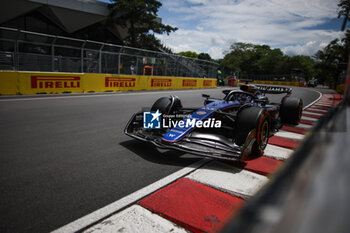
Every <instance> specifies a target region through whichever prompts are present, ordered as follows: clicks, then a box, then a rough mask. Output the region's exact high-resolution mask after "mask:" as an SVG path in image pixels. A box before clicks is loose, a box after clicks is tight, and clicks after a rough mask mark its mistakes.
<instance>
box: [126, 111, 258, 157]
mask: <svg viewBox="0 0 350 233" xmlns="http://www.w3.org/2000/svg"><path fill="white" fill-rule="evenodd" d="M124 133H125V134H126V135H128V136H130V137H132V138H135V139H138V140H141V141H145V142H149V143H152V144H153V145H155V146H156V147H158V148H161V149H174V150H179V151H183V152H186V153H190V154H195V155H200V156H205V157H211V158H218V159H225V160H234V161H244V160H246V159H247V158H248V157H249V155H250V154H251V150H252V146H253V144H254V143H255V140H256V137H255V136H256V131H255V130H252V131H251V132H250V133H249V134H248V137H247V139H246V142H245V144H244V145H243V146H238V145H236V144H235V143H234V142H232V141H230V140H229V139H227V138H226V137H224V136H222V135H217V134H209V133H199V132H196V130H194V131H192V132H190V133H189V134H187V135H186V136H185V137H184V138H182V139H181V140H179V141H176V142H167V141H165V140H162V138H163V136H164V135H165V133H166V131H164V130H156V129H144V128H143V124H142V113H141V112H139V113H135V114H134V115H133V116H132V117H131V119H130V121H129V122H128V124H127V125H126V127H125V130H124Z"/></svg>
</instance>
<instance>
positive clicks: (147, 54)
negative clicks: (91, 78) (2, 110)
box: [0, 27, 219, 78]
mask: <svg viewBox="0 0 350 233" xmlns="http://www.w3.org/2000/svg"><path fill="white" fill-rule="evenodd" d="M218 67H219V64H218V63H216V62H212V61H206V60H200V59H192V58H187V57H183V56H179V55H176V54H173V53H169V52H166V51H163V50H162V49H159V52H158V51H150V50H144V49H138V48H131V47H124V46H120V45H113V44H106V43H101V42H96V41H89V40H80V39H74V38H66V37H60V36H52V35H47V34H41V33H35V32H28V31H23V30H17V29H10V28H4V27H0V70H18V71H45V72H77V73H80V72H82V73H110V74H134V75H154V76H178V77H201V78H204V77H206V78H216V74H217V68H218Z"/></svg>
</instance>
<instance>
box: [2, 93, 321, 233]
mask: <svg viewBox="0 0 350 233" xmlns="http://www.w3.org/2000/svg"><path fill="white" fill-rule="evenodd" d="M313 90H317V89H312V90H311V89H310V88H309V89H308V88H293V96H299V97H301V98H302V99H303V101H304V105H307V104H309V103H311V102H312V101H314V100H315V99H317V98H318V97H319V94H318V93H317V92H314V91H313ZM318 91H323V89H318ZM201 93H207V94H211V95H212V96H213V97H222V94H221V90H220V89H207V90H181V91H176V90H170V91H152V92H124V93H110V94H87V95H55V96H46V95H44V96H34V97H30V96H26V97H10V98H8V97H1V98H0V138H1V140H0V207H1V208H0V215H1V217H0V232H48V231H52V230H55V229H57V228H59V227H61V226H63V225H65V224H68V223H70V222H72V221H74V220H76V219H78V218H80V217H82V216H85V215H87V214H89V213H91V212H93V211H95V210H97V209H99V208H102V207H104V206H106V205H108V204H110V203H112V202H114V201H116V200H119V199H120V198H122V197H125V196H126V195H128V194H131V193H133V192H135V191H137V190H139V189H141V188H143V187H145V186H147V185H149V184H152V183H154V182H156V181H157V180H159V179H161V178H163V177H165V176H168V175H170V174H172V173H174V172H176V171H178V170H180V169H182V168H183V167H186V166H189V165H191V164H193V163H194V162H196V161H198V160H200V159H201V157H198V156H193V155H189V154H184V153H181V152H176V151H167V152H159V151H158V150H156V149H155V148H154V147H152V146H151V145H149V144H147V143H143V142H139V141H137V140H134V139H131V138H129V137H127V136H125V135H124V133H123V130H124V127H125V125H126V123H127V121H128V120H129V118H130V117H131V115H132V114H133V113H134V112H136V111H138V110H140V109H141V108H142V107H148V106H150V105H152V103H153V102H154V101H155V100H157V99H158V98H160V97H162V96H168V95H170V94H175V95H177V96H179V97H180V98H181V100H182V102H183V105H184V107H193V106H195V107H196V106H198V107H200V106H201V104H202V103H203V99H202V97H201ZM269 97H270V100H271V101H272V102H279V101H280V99H281V98H282V97H283V95H273V96H269Z"/></svg>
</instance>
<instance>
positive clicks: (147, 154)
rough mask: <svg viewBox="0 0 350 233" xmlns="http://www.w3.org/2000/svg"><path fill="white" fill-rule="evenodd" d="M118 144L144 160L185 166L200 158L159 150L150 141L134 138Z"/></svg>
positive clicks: (173, 151)
mask: <svg viewBox="0 0 350 233" xmlns="http://www.w3.org/2000/svg"><path fill="white" fill-rule="evenodd" d="M119 144H120V145H121V146H123V147H124V148H126V149H128V150H129V151H131V152H133V153H134V154H136V155H138V156H140V157H141V158H143V159H144V160H147V161H149V162H152V163H157V164H166V165H174V166H179V167H186V166H188V165H190V164H192V163H195V162H197V161H198V160H200V159H201V158H202V157H199V156H195V155H190V154H188V153H185V152H181V151H176V150H164V151H160V150H158V149H157V148H156V147H155V146H153V145H152V144H150V143H147V142H142V141H138V140H134V139H132V140H128V141H124V142H121V143H119Z"/></svg>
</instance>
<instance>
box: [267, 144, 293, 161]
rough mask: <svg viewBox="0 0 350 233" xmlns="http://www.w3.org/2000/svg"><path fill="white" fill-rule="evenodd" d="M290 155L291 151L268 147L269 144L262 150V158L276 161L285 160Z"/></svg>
mask: <svg viewBox="0 0 350 233" xmlns="http://www.w3.org/2000/svg"><path fill="white" fill-rule="evenodd" d="M292 153H293V150H290V149H286V148H283V147H279V146H274V145H270V144H267V146H266V148H265V150H264V156H266V157H270V158H273V159H277V160H286V159H288V158H289V157H290V156H291V154H292Z"/></svg>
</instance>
